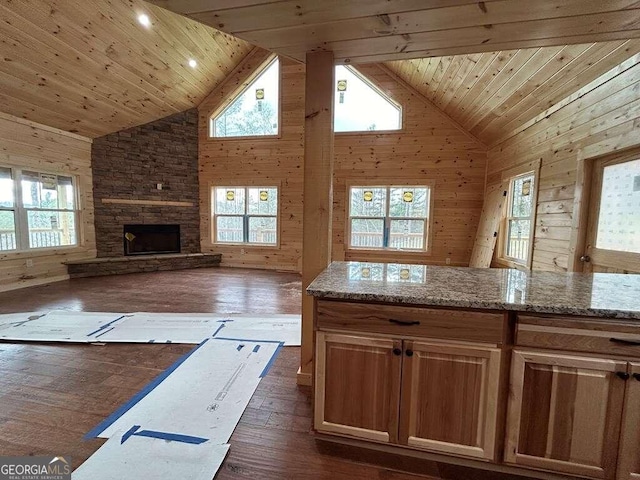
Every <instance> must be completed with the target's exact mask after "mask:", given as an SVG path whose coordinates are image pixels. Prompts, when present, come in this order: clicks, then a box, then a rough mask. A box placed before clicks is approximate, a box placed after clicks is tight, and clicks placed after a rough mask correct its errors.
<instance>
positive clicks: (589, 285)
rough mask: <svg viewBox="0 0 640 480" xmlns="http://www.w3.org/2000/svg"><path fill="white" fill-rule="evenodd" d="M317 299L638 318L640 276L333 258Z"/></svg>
mask: <svg viewBox="0 0 640 480" xmlns="http://www.w3.org/2000/svg"><path fill="white" fill-rule="evenodd" d="M307 293H308V294H309V295H313V296H315V297H318V298H327V299H340V300H359V301H375V302H384V303H396V304H407V305H431V306H444V307H458V308H475V309H490V310H513V311H518V312H533V313H551V314H564V315H584V316H598V317H606V318H629V319H637V320H640V275H619V274H611V273H595V274H585V273H561V272H542V271H531V272H524V271H520V270H515V269H499V268H465V267H436V266H425V265H408V264H397V263H395V264H394V263H363V262H333V263H332V264H331V265H329V267H327V269H326V270H325V271H324V272H322V273H321V274H320V275H319V276H318V277H317V278H316V279H315V280H314V281H313V282H312V283H311V285H309V288H307Z"/></svg>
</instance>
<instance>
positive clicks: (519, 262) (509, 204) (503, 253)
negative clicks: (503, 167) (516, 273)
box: [499, 169, 538, 269]
mask: <svg viewBox="0 0 640 480" xmlns="http://www.w3.org/2000/svg"><path fill="white" fill-rule="evenodd" d="M537 172H538V170H537V169H534V170H528V171H525V172H522V173H518V174H514V175H512V176H510V177H508V182H509V185H508V187H507V201H506V206H505V208H506V211H505V213H504V215H503V218H502V225H501V228H500V242H499V252H500V255H499V260H500V261H501V262H503V263H505V264H506V265H508V266H511V267H516V268H517V267H525V268H527V269H530V268H531V262H532V257H533V240H534V238H535V229H536V210H537V204H538V202H537V198H538V194H537V192H538V175H537ZM524 177H531V182H532V185H531V192H530V195H531V213H530V215H529V216H528V217H515V216H512V215H511V212H512V211H513V200H514V199H513V193H514V185H515V182H516V181H517V180H520V179H522V178H524ZM511 220H529V222H530V226H529V238H528V245H527V256H526V258H525V259H520V258H517V257H512V256H509V255H508V248H509V239H508V236H509V221H511Z"/></svg>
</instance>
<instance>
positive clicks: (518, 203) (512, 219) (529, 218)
mask: <svg viewBox="0 0 640 480" xmlns="http://www.w3.org/2000/svg"><path fill="white" fill-rule="evenodd" d="M534 181H535V175H534V173H533V172H528V173H524V174H522V175H518V176H516V177H512V178H511V179H510V181H509V191H508V202H507V215H506V218H505V225H504V228H503V229H502V232H503V242H502V243H503V249H504V250H503V255H504V257H505V258H506V259H507V260H510V261H512V262H515V263H520V264H525V265H526V264H528V262H529V255H530V251H531V241H532V236H533V215H534V203H533V201H534V196H535V195H534V193H535V190H534V187H535V185H534Z"/></svg>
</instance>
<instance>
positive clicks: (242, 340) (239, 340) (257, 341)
mask: <svg viewBox="0 0 640 480" xmlns="http://www.w3.org/2000/svg"><path fill="white" fill-rule="evenodd" d="M213 340H230V341H232V342H251V343H283V342H281V341H280V340H257V339H255V338H227V337H216V338H214V339H213Z"/></svg>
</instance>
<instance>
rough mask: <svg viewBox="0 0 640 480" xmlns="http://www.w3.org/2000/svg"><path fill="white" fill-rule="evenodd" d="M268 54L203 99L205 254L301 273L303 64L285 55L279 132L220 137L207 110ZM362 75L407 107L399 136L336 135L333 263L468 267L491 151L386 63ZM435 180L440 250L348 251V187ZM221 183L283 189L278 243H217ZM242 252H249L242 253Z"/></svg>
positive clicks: (248, 62) (252, 59)
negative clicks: (215, 210) (215, 199)
mask: <svg viewBox="0 0 640 480" xmlns="http://www.w3.org/2000/svg"><path fill="white" fill-rule="evenodd" d="M267 57H268V54H266V53H261V52H259V51H258V52H253V53H252V54H250V55H249V57H248V58H247V59H246V60H245V62H243V64H241V65H240V66H239V67H238V69H237V70H236V72H235V73H234V74H233V75H232V76H231V77H229V78H228V79H227V81H226V82H225V84H224V85H222V86H221V87H220V89H218V90H216V91H214V92H212V94H211V95H210V96H209V97H208V99H207V100H205V102H203V104H201V105H200V107H199V110H200V115H201V117H200V139H199V170H200V204H201V209H200V211H201V237H202V242H201V244H202V251H203V252H218V253H222V265H226V266H243V267H254V268H269V269H281V270H292V271H300V269H301V254H302V191H303V162H304V81H305V77H304V65H301V64H297V63H294V62H292V61H289V60H286V59H283V58H281V64H280V65H281V92H282V98H281V132H280V136H279V138H251V139H233V140H224V139H213V138H209V137H208V131H207V128H208V127H207V126H208V124H209V122H208V119H209V115H210V114H211V113H212V112H213V111H214V110H215V109H216V108H217V106H218V105H220V104H221V103H222V102H224V101H225V99H226V98H227V96H228V95H230V94H232V93H233V92H234V91H237V89H238V88H240V87H241V86H242V85H243V84H244V82H245V81H246V79H247V77H248V76H249V75H250V72H251V71H252V70H253V69H255V68H257V67H258V66H259V65H260V64H261V63H262V62H264V61H265V60H266V59H267ZM359 69H360V71H361V72H362V73H363V74H365V75H366V76H367V77H369V78H370V79H371V80H372V81H374V82H375V83H376V84H377V85H378V86H379V87H380V88H381V89H382V90H383V91H385V92H387V93H388V94H389V95H391V96H392V97H393V98H394V99H395V100H396V101H398V102H399V103H401V104H402V106H403V109H404V110H403V112H404V114H403V116H404V128H403V130H402V131H399V132H392V133H358V134H337V135H336V138H335V152H334V153H335V165H334V199H333V205H334V211H333V259H334V260H343V259H346V260H369V261H378V260H379V261H403V262H404V261H407V262H415V263H430V264H445V261H446V258H450V259H451V264H452V265H467V264H468V262H469V258H470V255H471V249H472V247H473V239H474V237H475V232H476V228H477V225H478V220H479V216H480V211H481V209H482V199H483V190H484V180H485V167H486V147H484V145H482V144H481V143H480V142H478V141H477V140H476V139H475V138H473V137H471V136H470V135H468V134H466V133H465V132H463V131H461V130H460V129H459V128H458V127H457V126H456V125H455V124H454V123H453V122H452V121H451V120H450V119H449V118H448V117H446V116H444V115H442V114H441V113H440V112H439V111H438V110H437V109H436V108H434V107H432V106H431V105H430V104H428V103H427V102H426V101H425V100H424V99H423V98H422V97H421V96H420V95H419V94H417V93H416V92H414V91H412V90H411V89H409V88H406V87H405V86H403V85H401V84H400V83H399V82H397V81H396V80H395V79H394V78H393V77H392V76H391V75H389V74H388V73H386V71H385V70H383V69H381V68H380V67H378V66H375V65H371V66H361V67H359ZM354 182H355V183H361V184H387V183H394V182H409V183H415V184H421V183H433V184H434V192H433V201H434V209H433V214H434V218H433V221H432V228H433V235H432V239H433V247H432V252H431V254H430V255H425V254H423V253H412V254H407V253H404V254H401V253H398V252H380V253H374V252H362V251H357V252H356V251H346V249H345V246H344V241H345V238H344V235H345V227H346V218H345V216H346V210H345V209H346V199H347V185H348V184H349V183H354ZM215 185H265V186H266V185H278V186H280V212H281V213H280V217H279V221H280V225H279V228H280V245H279V247H278V248H273V247H254V246H231V245H216V244H213V243H212V242H211V218H210V217H211V206H210V191H211V190H210V189H211V186H215ZM243 252H244V253H243Z"/></svg>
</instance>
